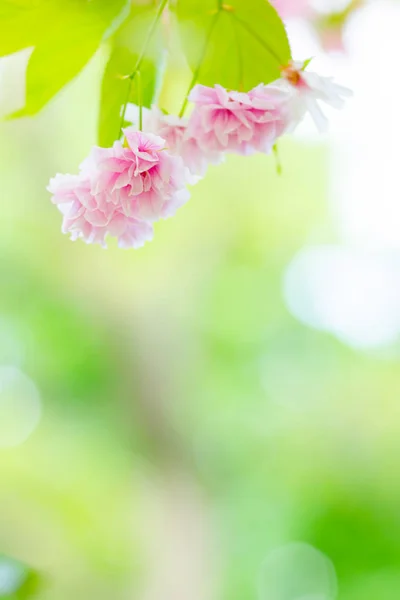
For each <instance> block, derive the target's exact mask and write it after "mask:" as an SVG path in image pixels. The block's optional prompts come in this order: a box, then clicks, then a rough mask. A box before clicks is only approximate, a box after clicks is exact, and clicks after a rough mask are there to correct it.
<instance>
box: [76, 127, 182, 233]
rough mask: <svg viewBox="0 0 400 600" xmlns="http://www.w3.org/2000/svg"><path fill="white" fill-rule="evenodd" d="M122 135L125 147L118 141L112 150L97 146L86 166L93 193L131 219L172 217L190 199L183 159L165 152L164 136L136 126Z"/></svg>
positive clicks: (151, 220)
mask: <svg viewBox="0 0 400 600" xmlns="http://www.w3.org/2000/svg"><path fill="white" fill-rule="evenodd" d="M123 132H124V134H125V138H126V143H127V146H126V147H125V146H123V145H122V144H121V142H119V141H117V142H114V145H113V147H112V148H98V147H95V148H93V150H92V154H91V157H90V159H89V161H88V162H86V163H85V164H84V165H83V170H84V171H86V172H87V174H88V176H89V178H90V180H91V184H92V185H91V192H92V194H93V195H95V196H96V197H99V198H101V199H102V202H105V203H111V204H114V205H115V206H118V207H121V210H122V211H123V213H124V214H125V215H127V216H128V217H134V218H136V219H140V220H145V221H149V222H153V221H157V220H158V219H166V218H168V217H171V216H172V215H174V214H175V212H176V210H177V209H178V208H179V207H180V206H182V205H183V204H184V203H185V202H186V201H187V200H188V199H189V196H190V194H189V191H188V190H187V189H186V183H187V181H188V174H187V172H186V169H185V167H184V164H183V161H182V159H181V158H180V157H179V156H174V155H172V154H170V153H169V152H166V143H165V140H164V139H163V138H161V137H158V136H156V135H153V134H150V133H143V132H140V131H137V130H136V129H134V128H133V127H128V128H127V129H124V130H123Z"/></svg>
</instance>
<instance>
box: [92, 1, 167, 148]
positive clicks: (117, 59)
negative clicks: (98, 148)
mask: <svg viewBox="0 0 400 600" xmlns="http://www.w3.org/2000/svg"><path fill="white" fill-rule="evenodd" d="M155 16H156V7H154V6H150V7H149V6H147V7H146V6H145V7H138V6H137V7H134V9H133V12H132V14H131V17H130V18H129V20H127V21H126V23H124V25H123V27H122V28H121V29H120V31H119V32H118V33H117V35H116V36H115V38H114V40H113V46H112V50H111V55H110V59H109V61H108V64H107V66H106V69H105V72H104V77H103V82H102V89H101V101H100V119H99V135H98V137H99V144H100V145H103V146H110V145H111V144H112V143H113V141H114V140H115V139H117V138H118V137H119V135H120V127H121V118H122V115H121V111H122V108H123V105H124V104H125V102H126V101H129V102H134V103H137V101H138V89H137V86H138V83H139V81H138V78H137V77H134V78H133V80H132V79H129V75H131V74H132V73H133V71H134V69H135V66H136V65H137V63H138V60H139V57H141V56H142V50H143V48H144V46H145V45H146V53H145V55H143V57H142V59H141V64H140V80H141V86H142V101H143V106H145V107H150V106H151V104H152V101H153V99H154V96H155V92H156V87H157V71H158V68H159V65H160V63H161V57H162V48H163V46H162V40H161V35H160V27H158V28H157V30H156V31H155V34H154V35H153V36H152V38H151V40H150V42H149V43H147V44H146V37H147V33H148V31H149V28H150V27H151V26H152V23H153V22H154V19H155Z"/></svg>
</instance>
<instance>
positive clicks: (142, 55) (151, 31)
mask: <svg viewBox="0 0 400 600" xmlns="http://www.w3.org/2000/svg"><path fill="white" fill-rule="evenodd" d="M167 4H168V0H161V2H160V4H159V7H158V9H157V12H156V15H155V17H154V19H153V22H152V24H151V25H150V27H149V30H148V32H147V35H146V39H145V41H144V44H143V47H142V50H141V52H140V54H139V56H138V59H137V61H136V64H135V68H134V69H133V71H132V73H130V74H129V75H128V76H127V79H129V83H128V89H127V95H126V99H125V102H124V105H123V109H122V116H121V126H120V130H121V129H122V126H123V123H124V120H125V114H126V107H127V105H128V102H129V96H130V93H131V89H132V83H133V80H134V79H135V77H136V75H137V74H138V72H139V69H140V67H141V66H142V62H143V60H144V58H145V56H146V52H147V47H148V45H149V43H150V42H151V38H152V37H153V35H154V32H155V30H156V28H157V25H158V22H159V20H160V19H161V15H162V14H163V12H164V9H165V7H166V6H167Z"/></svg>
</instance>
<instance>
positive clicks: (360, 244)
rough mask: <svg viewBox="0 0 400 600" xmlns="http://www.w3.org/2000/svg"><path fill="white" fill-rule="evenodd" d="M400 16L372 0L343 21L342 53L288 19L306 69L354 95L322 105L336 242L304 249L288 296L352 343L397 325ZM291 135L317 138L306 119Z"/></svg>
mask: <svg viewBox="0 0 400 600" xmlns="http://www.w3.org/2000/svg"><path fill="white" fill-rule="evenodd" d="M327 1H328V0H325V4H326V3H327ZM329 4H331V5H332V4H334V5H336V6H337V5H338V2H336V3H334V2H329ZM399 24H400V2H398V1H397V0H373V1H371V2H370V4H369V5H368V6H367V7H365V8H364V9H362V10H361V11H359V12H358V13H357V14H356V15H355V16H354V17H353V18H352V20H351V22H350V24H349V26H348V28H347V31H346V46H347V49H348V53H347V55H345V56H340V55H336V56H330V57H328V56H323V55H321V51H320V49H319V48H318V45H317V43H316V41H315V40H314V39H313V36H312V33H310V32H309V31H308V30H307V27H306V26H305V25H304V24H299V23H293V24H291V25H290V26H289V31H290V36H291V39H292V44H293V46H294V56H296V57H297V56H298V57H299V58H307V57H309V56H315V57H316V58H315V60H314V61H313V62H312V64H311V65H310V70H311V69H314V70H315V71H317V72H319V73H321V74H326V75H334V76H335V78H336V79H337V80H338V82H339V83H341V84H344V85H347V86H348V87H350V88H351V89H352V90H353V92H354V98H352V99H351V100H350V101H349V102H348V105H347V106H346V108H345V110H343V111H341V112H336V111H333V110H327V111H326V113H327V114H328V115H329V118H330V133H328V134H327V142H328V143H329V145H330V146H331V148H332V152H331V156H330V162H331V164H330V181H329V191H330V198H329V200H330V203H331V209H332V215H333V218H334V222H335V225H336V230H337V237H338V246H328V247H327V246H321V247H320V248H318V247H315V246H314V247H313V248H310V249H309V250H307V249H302V250H301V251H300V253H299V255H298V256H297V257H295V258H294V260H293V262H292V264H291V265H290V266H289V267H288V270H287V273H286V276H285V295H286V299H287V304H288V307H289V309H290V310H291V311H292V312H293V313H294V314H295V315H296V316H297V317H298V318H299V319H300V320H302V321H304V322H305V323H308V324H310V325H313V326H314V327H317V328H320V329H324V330H327V331H330V332H332V333H334V334H335V335H336V336H337V337H339V338H340V339H342V340H343V341H344V342H346V343H348V344H350V345H352V346H355V347H358V348H367V347H374V346H382V345H383V346H384V345H387V344H391V343H393V342H394V341H396V340H397V339H398V335H399V333H400V192H399V183H398V181H399V175H400V169H399V167H398V164H399V139H400V110H399V106H400V101H399V98H400V77H399V76H398V69H397V57H398V56H400V37H399V35H398V27H399ZM297 135H298V136H300V137H302V138H307V139H309V140H316V141H317V140H318V139H319V134H317V133H316V132H315V130H314V127H313V124H312V123H311V121H306V122H305V123H304V124H303V125H302V127H301V129H300V130H299V132H298V134H297ZM339 244H342V245H344V246H345V247H344V248H343V247H340V246H339Z"/></svg>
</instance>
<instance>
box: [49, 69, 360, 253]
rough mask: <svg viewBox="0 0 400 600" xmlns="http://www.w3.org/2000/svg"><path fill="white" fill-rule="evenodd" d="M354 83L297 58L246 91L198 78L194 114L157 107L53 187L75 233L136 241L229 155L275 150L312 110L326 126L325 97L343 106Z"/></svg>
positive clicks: (125, 243) (123, 243) (89, 238)
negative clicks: (320, 71)
mask: <svg viewBox="0 0 400 600" xmlns="http://www.w3.org/2000/svg"><path fill="white" fill-rule="evenodd" d="M348 95H349V90H347V89H346V88H343V87H342V86H338V85H337V84H335V83H334V82H333V81H332V80H331V79H328V78H324V77H320V76H319V75H317V74H316V73H310V72H308V71H305V70H304V68H303V65H301V64H298V63H292V64H291V65H289V66H288V67H286V68H284V69H282V77H281V78H280V79H279V80H277V81H275V82H273V83H271V84H269V85H263V84H260V85H258V86H257V87H255V88H254V89H252V90H250V91H249V92H247V93H243V92H238V91H228V90H226V89H225V88H223V87H221V86H220V85H215V86H214V87H212V88H211V87H206V86H204V85H196V86H195V87H194V88H193V89H192V90H191V92H190V94H189V100H190V101H191V102H192V104H193V110H192V112H191V115H190V117H189V118H184V117H178V116H175V115H165V114H164V113H162V111H160V110H159V109H158V108H157V107H153V108H152V110H151V111H150V112H149V113H148V114H147V115H146V116H145V119H144V125H143V131H138V130H137V129H136V128H135V127H128V128H126V129H124V130H123V133H124V140H125V141H124V143H121V141H116V142H115V143H114V145H113V146H112V148H99V147H95V148H93V150H92V152H91V154H90V156H89V157H88V158H87V159H86V160H85V161H84V162H83V164H82V165H81V167H80V172H79V175H60V174H58V175H56V177H54V178H53V179H51V181H50V184H49V187H48V189H49V191H50V192H51V194H52V201H53V203H54V204H56V205H57V207H58V208H59V210H60V212H61V213H62V215H63V225H62V231H63V232H64V233H70V235H71V239H73V240H76V239H78V238H81V239H82V240H84V241H85V242H86V243H88V244H91V243H98V244H101V245H102V246H106V237H107V236H110V237H115V238H117V240H118V245H119V246H120V247H122V248H130V247H133V248H137V247H139V246H142V245H143V244H144V243H145V242H146V241H148V240H151V239H152V237H153V224H154V222H156V221H158V220H160V219H166V218H168V217H171V216H173V215H174V214H175V212H176V211H177V209H178V208H179V207H181V206H182V205H183V204H185V202H186V201H187V200H188V199H189V195H190V194H189V191H188V189H187V186H188V184H193V183H195V182H196V181H198V180H199V179H200V178H201V177H203V176H204V175H205V173H206V170H207V167H208V165H209V164H218V163H220V162H221V161H222V160H223V159H224V157H225V155H226V154H230V153H236V154H241V155H249V154H254V153H257V152H262V153H270V152H271V150H272V148H273V146H274V144H275V143H276V141H277V140H278V138H279V137H281V136H282V135H283V134H285V133H286V132H288V131H293V129H294V128H295V127H296V126H297V125H298V124H299V122H300V121H301V120H302V119H303V117H304V116H305V114H306V113H307V112H308V113H310V114H311V116H312V118H313V119H314V121H315V123H316V125H317V127H318V128H319V129H320V130H323V129H324V128H325V126H326V119H325V117H324V115H323V113H322V111H321V108H320V106H319V102H324V103H327V104H329V105H331V106H334V107H336V108H340V107H341V106H342V104H343V99H344V97H346V96H348Z"/></svg>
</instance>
